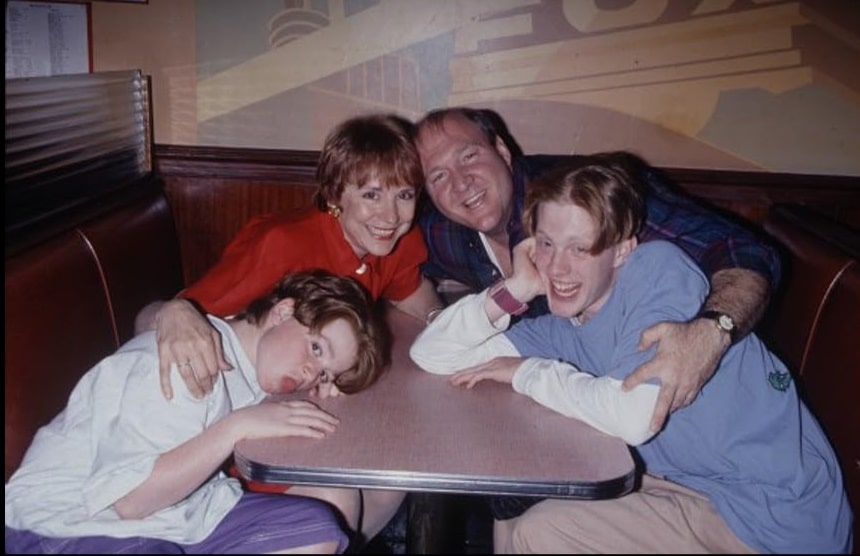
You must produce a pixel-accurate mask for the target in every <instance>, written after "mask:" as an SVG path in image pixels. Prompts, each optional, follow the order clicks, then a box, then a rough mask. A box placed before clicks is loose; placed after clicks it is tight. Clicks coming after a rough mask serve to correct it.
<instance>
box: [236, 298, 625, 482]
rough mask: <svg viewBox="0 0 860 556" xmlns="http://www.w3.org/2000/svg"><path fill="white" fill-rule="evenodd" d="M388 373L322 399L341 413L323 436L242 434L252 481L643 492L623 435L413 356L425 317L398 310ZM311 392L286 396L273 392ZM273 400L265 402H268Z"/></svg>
mask: <svg viewBox="0 0 860 556" xmlns="http://www.w3.org/2000/svg"><path fill="white" fill-rule="evenodd" d="M386 318H387V320H388V323H389V325H390V327H391V330H392V335H393V342H392V355H391V364H390V367H389V369H388V370H387V371H386V372H385V373H384V374H383V375H382V377H381V378H380V379H379V380H378V381H377V383H376V384H374V385H373V386H371V387H370V388H369V389H367V390H364V391H362V392H360V393H358V394H353V395H349V396H345V395H344V396H336V397H332V398H326V399H318V398H314V401H315V402H316V403H317V404H318V405H319V406H320V407H322V408H324V409H326V410H327V411H329V412H331V413H333V414H334V415H336V416H337V417H338V418H339V419H340V423H339V425H338V428H337V430H336V431H335V432H334V433H332V434H330V435H329V436H328V437H326V438H324V439H308V438H297V437H286V438H262V439H254V440H243V441H241V442H239V443H237V444H236V447H235V450H234V459H235V464H236V468H237V469H238V471H239V473H240V474H241V475H242V476H243V477H245V478H246V479H249V480H253V481H263V482H268V483H285V484H308V485H323V486H339V487H353V488H356V487H357V488H373V489H391V490H404V491H409V492H430V493H464V494H506V495H523V496H540V497H554V498H576V499H603V498H612V497H617V496H622V495H624V494H626V493H628V492H630V491H631V490H632V489H633V485H634V478H635V466H634V462H633V458H632V456H631V454H630V450H629V449H628V447H627V446H626V444H624V442H623V441H621V440H620V439H618V438H615V437H612V436H609V435H606V434H604V433H601V432H599V431H597V430H596V429H594V428H592V427H591V426H589V425H586V424H585V423H583V422H581V421H578V420H576V419H572V418H569V417H565V416H563V415H561V414H559V413H556V412H554V411H552V410H550V409H548V408H546V407H544V406H542V405H540V404H538V403H537V402H535V401H533V400H532V399H531V398H528V397H526V396H523V395H522V394H518V393H516V392H514V390H513V389H512V388H511V386H510V385H509V384H500V383H495V382H489V381H487V382H482V383H480V384H478V385H476V386H475V387H474V388H472V389H465V388H460V387H455V386H453V385H451V384H450V383H449V382H448V377H446V376H440V375H435V374H431V373H428V372H426V371H424V370H422V369H421V368H419V367H418V366H417V365H416V364H415V363H414V362H412V360H411V359H410V358H409V346H410V345H411V343H412V341H413V340H414V339H415V337H416V336H417V335H418V334H419V332H420V331H421V329H422V328H423V326H424V323H423V322H422V321H420V320H418V319H416V318H414V317H412V316H410V315H408V314H406V313H404V312H402V311H399V310H397V309H394V308H389V309H388V314H387V315H386ZM295 397H299V398H302V397H306V394H303V395H301V394H300V395H296V394H293V395H289V396H276V397H273V398H272V399H276V400H277V399H290V398H295ZM264 403H265V402H264Z"/></svg>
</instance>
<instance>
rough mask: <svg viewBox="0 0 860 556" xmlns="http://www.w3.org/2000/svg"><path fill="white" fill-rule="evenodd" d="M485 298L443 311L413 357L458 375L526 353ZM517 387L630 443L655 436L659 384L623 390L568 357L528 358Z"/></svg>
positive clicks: (416, 346) (412, 351) (438, 371)
mask: <svg viewBox="0 0 860 556" xmlns="http://www.w3.org/2000/svg"><path fill="white" fill-rule="evenodd" d="M486 298H487V292H486V291H484V292H481V293H478V294H472V295H468V296H465V297H463V298H461V299H460V300H459V301H457V302H456V303H455V304H453V305H451V306H450V307H448V308H447V309H445V311H443V312H442V313H440V314H439V316H437V317H436V319H435V320H433V322H432V323H431V324H430V325H429V326H428V327H427V328H425V329H424V330H423V331H422V332H421V334H420V335H419V336H418V338H417V339H416V340H415V342H414V343H413V345H412V347H411V349H410V356H411V357H412V360H413V361H415V363H416V364H417V365H418V366H420V367H421V368H423V369H424V370H426V371H429V372H431V373H435V374H453V373H455V372H457V371H460V370H463V369H466V368H468V367H472V366H474V365H479V364H481V363H485V362H487V361H489V360H491V359H493V358H495V357H501V356H512V357H521V355H520V353H519V351H518V350H517V348H516V347H515V346H514V345H513V344H512V343H511V341H510V340H509V339H508V338H507V337H505V335H504V334H503V332H504V331H505V330H506V329H507V328H508V325H509V324H510V316H509V315H504V316H502V317H501V318H500V319H499V320H497V321H496V322H491V321H490V319H489V318H488V317H487V313H486V311H485V310H484V303H485V301H486ZM512 386H513V388H514V390H516V391H517V392H519V393H521V394H525V395H527V396H529V397H531V398H532V399H534V400H535V401H537V402H538V403H540V404H542V405H544V406H546V407H548V408H550V409H552V410H554V411H557V412H559V413H561V414H563V415H566V416H568V417H573V418H575V419H579V420H581V421H584V422H586V423H588V424H589V425H591V426H592V427H594V428H596V429H598V430H599V431H601V432H604V433H606V434H610V435H612V436H617V437H619V438H621V439H622V440H624V441H625V442H626V443H627V444H631V445H638V444H641V443H643V442H645V441H647V440H648V439H649V438H651V436H653V434H654V433H653V432H652V431H651V430H650V429H649V425H650V421H651V414H652V413H653V412H654V406H655V404H656V402H657V394H658V393H659V386H657V385H655V384H642V385H641V386H639V387H637V388H634V389H633V390H631V391H630V392H622V391H621V381H620V380H618V379H616V378H612V377H609V376H604V377H599V378H598V377H595V376H593V375H591V374H589V373H586V372H583V371H580V370H579V369H577V368H576V367H575V366H574V365H572V364H570V363H568V362H565V361H557V360H549V359H541V358H538V357H529V358H526V359H524V361H523V363H522V364H521V365H520V367H519V368H518V369H517V371H516V373H515V374H514V378H513V383H512Z"/></svg>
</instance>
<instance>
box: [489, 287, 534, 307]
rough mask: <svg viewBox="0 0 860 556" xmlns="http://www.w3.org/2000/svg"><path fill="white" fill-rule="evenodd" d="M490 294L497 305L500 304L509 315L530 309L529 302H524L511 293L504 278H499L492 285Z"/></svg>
mask: <svg viewBox="0 0 860 556" xmlns="http://www.w3.org/2000/svg"><path fill="white" fill-rule="evenodd" d="M488 295H489V296H490V298H492V300H493V301H495V302H496V305H498V306H499V308H500V309H501V310H502V311H504V312H506V313H508V314H509V315H514V316H517V315H522V314H523V313H525V312H526V311H528V310H529V305H528V303H523V302H522V301H519V300H517V298H515V297H514V296H513V295H511V292H510V291H508V288H506V287H505V281H504V280H499V281H498V282H496V283H495V284H493V285H492V286H490V291H489V294H488Z"/></svg>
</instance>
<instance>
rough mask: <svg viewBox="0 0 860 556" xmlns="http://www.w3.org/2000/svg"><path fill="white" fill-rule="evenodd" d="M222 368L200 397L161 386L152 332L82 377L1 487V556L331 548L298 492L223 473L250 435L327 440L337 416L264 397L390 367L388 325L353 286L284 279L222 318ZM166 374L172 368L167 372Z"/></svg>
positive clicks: (354, 383) (322, 512)
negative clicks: (248, 488) (4, 555)
mask: <svg viewBox="0 0 860 556" xmlns="http://www.w3.org/2000/svg"><path fill="white" fill-rule="evenodd" d="M209 319H210V321H211V322H212V325H213V326H215V327H216V329H217V330H218V331H219V332H220V334H221V335H222V337H223V341H224V343H223V345H224V347H225V350H224V352H225V354H226V356H227V358H228V359H229V361H230V363H231V364H232V366H233V369H234V370H233V371H232V372H229V373H222V374H220V375H219V376H218V377H217V378H216V380H215V383H214V388H213V392H212V393H211V394H210V395H209V396H207V397H206V398H205V399H203V400H200V399H197V398H195V397H194V396H193V395H192V394H191V393H190V392H189V391H188V390H187V389H186V388H185V387H184V385H183V383H182V381H176V383H177V386H178V388H177V390H176V395H175V396H174V398H173V400H171V401H167V400H166V399H165V398H164V396H163V395H162V394H161V390H160V389H159V388H158V381H159V375H158V372H157V370H158V351H157V346H156V338H155V333H154V332H148V333H144V334H141V335H138V336H137V337H135V338H134V339H132V340H131V341H129V342H128V343H126V344H125V345H124V346H122V347H121V348H120V349H119V350H118V351H117V352H116V353H114V354H113V355H110V356H108V357H107V358H105V359H104V360H102V361H101V362H100V363H98V364H97V365H96V366H95V367H93V368H92V369H90V370H89V371H88V372H87V373H86V374H85V375H84V376H83V377H82V378H81V380H80V381H79V382H78V384H77V386H76V387H75V389H74V391H73V392H72V394H71V396H70V398H69V401H68V405H67V406H66V408H65V409H64V410H63V411H62V412H61V413H60V414H59V415H58V416H57V417H56V418H54V420H53V421H52V422H51V423H49V424H48V425H46V426H44V427H42V428H41V429H40V430H39V431H38V432H37V434H36V436H35V438H34V439H33V443H32V444H31V446H30V448H29V449H28V450H27V453H26V455H25V457H24V460H23V462H22V464H21V467H20V468H19V469H18V470H17V471H16V472H15V473H14V474H13V475H12V477H11V478H10V480H9V482H8V483H7V484H6V551H7V552H9V553H55V552H65V553H81V554H99V553H120V552H124V553H168V552H170V553H178V552H182V553H186V552H187V553H210V554H224V553H240V554H254V553H256V554H259V553H265V552H274V551H280V552H297V553H311V552H312V553H333V552H342V551H344V550H345V549H346V547H347V543H348V539H347V534H346V533H345V532H344V531H343V530H342V528H341V526H340V524H339V517H338V516H337V515H336V514H335V513H334V510H333V509H332V508H331V507H330V506H328V505H327V504H325V503H324V502H321V501H319V500H315V499H312V498H306V497H302V496H290V495H283V494H264V493H254V492H243V491H242V488H241V486H240V484H239V481H238V480H237V479H234V478H230V477H227V476H226V475H225V474H224V473H223V472H221V471H220V468H221V466H222V464H223V463H224V461H225V460H226V459H227V458H228V457H229V456H230V455H231V454H232V452H233V446H234V445H235V443H236V442H238V441H239V440H242V439H246V438H260V437H270V436H304V437H309V438H323V437H325V436H326V435H328V434H330V433H331V432H332V431H334V430H335V428H336V427H337V423H338V420H337V418H336V417H334V416H333V415H330V414H328V413H326V412H324V411H322V410H321V409H319V408H318V407H316V406H315V405H314V404H313V403H311V402H309V401H290V402H281V403H262V404H261V403H260V402H261V401H263V399H264V398H265V397H266V396H267V395H268V394H276V393H285V392H293V391H297V390H310V389H312V388H315V387H317V385H319V384H320V383H326V382H333V383H335V384H336V385H337V386H338V389H339V390H340V391H343V392H356V391H359V390H361V389H363V388H365V387H367V386H369V385H370V384H372V383H373V382H374V381H375V380H376V379H377V377H378V376H379V374H380V373H381V371H382V369H383V365H382V363H383V362H384V361H385V360H386V354H385V352H384V349H386V345H387V344H386V342H385V334H386V328H385V323H384V321H382V320H380V318H379V316H378V312H377V311H375V310H373V307H372V303H371V301H370V298H369V296H368V294H367V293H366V291H365V290H364V288H363V287H362V286H361V285H359V284H358V283H357V282H355V281H354V280H353V279H351V278H344V277H338V276H334V275H332V274H330V273H328V272H324V271H309V272H301V273H295V274H292V275H288V276H286V277H285V278H284V279H283V280H281V281H280V282H279V283H278V284H276V286H275V288H274V289H273V291H272V292H271V293H270V294H269V295H267V296H263V297H261V298H258V299H257V300H256V301H254V302H252V303H251V304H250V305H248V307H247V308H246V309H245V310H244V311H242V312H240V313H239V314H238V315H237V316H236V317H234V318H231V319H229V320H222V319H220V318H217V317H213V316H210V317H209ZM174 372H175V371H174Z"/></svg>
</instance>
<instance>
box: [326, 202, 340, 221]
mask: <svg viewBox="0 0 860 556" xmlns="http://www.w3.org/2000/svg"><path fill="white" fill-rule="evenodd" d="M328 213H329V214H330V215H332V216H334V217H335V218H340V213H341V210H340V207H339V206H337V205H333V204H331V203H329V204H328Z"/></svg>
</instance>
